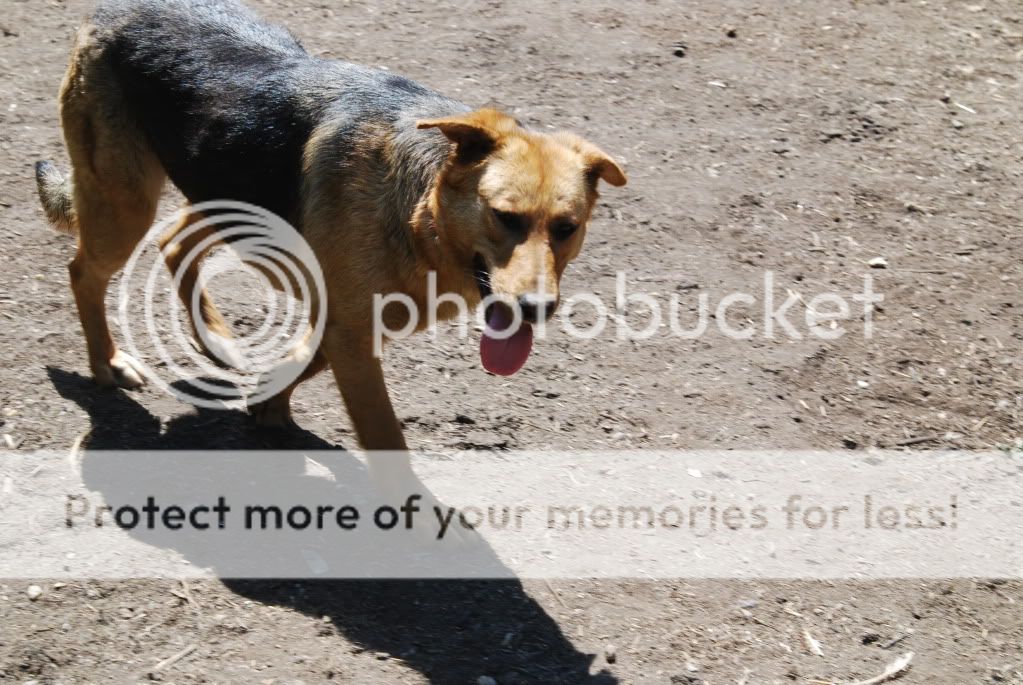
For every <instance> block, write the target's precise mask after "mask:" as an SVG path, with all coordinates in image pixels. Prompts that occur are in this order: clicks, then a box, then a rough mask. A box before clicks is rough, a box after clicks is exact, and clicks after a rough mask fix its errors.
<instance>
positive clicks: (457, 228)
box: [37, 0, 625, 469]
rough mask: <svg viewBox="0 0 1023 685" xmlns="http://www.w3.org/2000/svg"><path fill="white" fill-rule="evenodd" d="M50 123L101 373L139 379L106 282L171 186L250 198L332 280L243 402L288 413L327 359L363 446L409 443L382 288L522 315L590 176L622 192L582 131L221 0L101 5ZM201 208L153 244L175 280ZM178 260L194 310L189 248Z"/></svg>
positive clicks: (502, 365)
mask: <svg viewBox="0 0 1023 685" xmlns="http://www.w3.org/2000/svg"><path fill="white" fill-rule="evenodd" d="M60 115H61V123H62V126H63V131H64V138H65V142H66V145H67V150H68V153H69V156H70V158H71V163H72V167H73V168H72V173H71V174H70V175H69V176H68V177H65V176H64V175H62V174H61V173H60V172H59V171H57V169H56V168H55V167H54V166H53V165H52V164H50V163H49V162H40V163H39V164H38V165H37V180H38V184H39V191H40V197H41V199H42V203H43V207H44V209H45V211H46V213H47V216H48V217H49V219H50V220H51V222H52V223H53V224H54V225H55V226H57V227H58V228H62V229H63V230H66V231H68V232H72V233H76V234H77V235H78V251H77V254H76V255H75V257H74V259H73V260H72V261H71V264H70V277H71V287H72V290H73V291H74V296H75V301H76V302H77V305H78V312H79V316H80V318H81V322H82V327H83V328H84V329H85V336H86V340H87V343H88V354H89V363H90V366H91V368H92V372H93V374H94V375H95V377H96V380H97V381H98V382H99V383H100V384H103V385H117V386H121V387H125V388H131V387H135V386H138V385H140V384H141V383H142V382H143V378H142V374H141V372H140V369H139V368H138V365H137V364H136V363H135V362H134V360H132V359H131V358H130V357H129V356H127V355H126V354H124V353H123V352H121V351H119V350H118V349H117V346H116V345H115V344H114V341H113V339H112V338H111V335H110V331H109V329H108V326H107V319H106V313H105V311H104V294H105V292H106V289H107V284H108V282H109V280H110V279H111V277H112V276H113V275H114V273H115V272H116V271H118V270H119V269H120V268H121V267H122V266H123V265H124V264H125V262H126V260H127V259H128V258H129V256H130V255H131V254H132V252H133V250H134V249H135V247H136V245H137V244H138V242H139V241H140V240H141V238H142V237H143V236H144V235H145V234H146V232H147V230H148V229H149V227H150V224H151V223H152V221H153V219H154V216H155V213H156V209H157V202H158V198H159V195H160V192H161V188H162V186H163V184H164V182H165V179H166V178H168V177H169V178H170V180H171V181H172V182H173V183H174V184H175V185H176V186H177V187H178V188H179V189H180V190H181V192H182V193H183V194H184V196H185V197H186V198H187V200H188V202H189V203H190V204H191V205H196V204H198V203H201V202H205V201H209V200H217V199H228V200H234V201H242V202H248V203H252V204H255V205H258V206H260V207H263V208H265V209H268V210H270V211H272V212H274V213H276V214H277V215H279V216H281V217H283V218H285V219H286V220H288V221H289V222H290V223H291V224H292V225H294V226H295V227H297V228H298V230H299V231H300V232H301V234H302V235H303V236H304V238H305V239H306V241H308V243H309V245H310V246H311V248H312V250H313V252H314V253H315V255H316V257H317V259H318V260H319V261H320V264H321V266H322V270H323V272H324V274H325V276H326V290H327V292H326V302H322V303H319V306H323V307H324V308H325V311H326V328H325V332H324V336H323V339H322V343H321V344H320V345H319V347H318V348H317V349H306V350H302V351H300V352H299V353H298V357H299V360H300V361H301V362H303V363H305V362H308V366H307V367H306V369H305V371H304V373H302V375H301V376H300V377H299V379H298V380H297V381H296V382H295V384H294V385H292V386H291V387H289V388H288V389H287V390H286V391H285V392H283V393H282V394H281V395H279V396H278V397H276V398H274V399H272V400H270V401H268V402H266V403H264V404H262V405H260V406H258V407H254V408H253V409H254V413H255V414H256V415H257V417H258V418H259V419H260V420H262V421H264V422H267V423H282V422H285V421H287V420H288V419H289V401H290V395H291V393H292V391H293V390H294V387H295V386H296V385H298V383H300V382H302V381H303V380H305V379H308V378H310V377H311V376H313V375H315V374H316V373H318V372H320V371H322V370H323V369H325V368H326V367H327V366H329V367H330V368H331V369H332V370H333V372H334V375H335V378H336V380H337V384H338V387H339V388H340V391H341V394H342V396H343V398H344V401H345V404H346V406H347V408H348V412H349V414H350V415H351V418H352V421H353V423H354V426H355V429H356V431H357V433H358V437H359V440H360V442H361V443H362V445H363V447H365V448H366V449H370V450H404V449H405V441H404V439H403V437H402V432H401V428H400V426H399V423H398V421H397V420H396V418H395V415H394V410H393V409H392V406H391V401H390V399H389V398H388V394H387V389H386V387H385V384H384V376H383V373H382V370H381V365H380V361H379V359H378V358H376V356H375V355H374V354H373V341H372V339H371V331H372V330H373V321H372V312H373V296H374V294H386V293H405V294H407V295H408V296H410V297H411V298H412V300H413V301H415V302H416V304H417V305H419V306H421V307H423V308H425V307H426V304H427V302H426V298H427V286H426V284H427V274H428V273H429V272H431V271H432V272H435V273H436V277H437V286H438V291H439V292H442V293H454V294H457V295H460V296H462V297H464V298H465V300H466V301H467V302H468V303H469V305H470V306H474V305H475V304H476V303H478V302H479V301H480V300H481V298H482V297H484V296H485V295H488V294H490V293H491V292H493V293H494V294H496V295H500V296H502V297H503V299H505V300H506V301H507V302H508V303H509V305H510V306H518V307H520V308H521V310H522V316H523V318H524V320H525V321H526V322H527V323H525V324H523V327H524V328H528V322H529V321H530V320H532V321H539V320H541V319H543V318H545V317H549V316H550V315H551V313H552V312H553V311H554V308H555V307H556V306H557V302H558V283H559V281H560V278H561V275H562V273H563V272H564V270H565V267H566V265H567V264H568V263H569V262H570V261H571V260H572V259H573V258H575V257H576V256H577V255H578V254H579V250H580V248H581V247H582V243H583V237H584V234H585V232H586V224H587V221H588V219H589V217H590V212H591V210H592V208H593V205H594V202H595V200H596V198H597V182H598V180H600V179H603V180H604V181H606V182H608V183H610V184H612V185H616V186H620V185H623V184H624V183H625V175H624V173H623V172H622V170H621V168H620V167H619V166H618V165H617V164H616V163H615V162H614V161H613V160H612V159H611V158H610V157H608V155H606V154H605V153H603V152H602V151H601V150H599V149H598V148H597V147H596V146H594V145H592V144H590V143H588V142H586V141H584V140H583V139H581V138H579V137H577V136H575V135H572V134H569V133H554V134H545V133H539V132H536V131H532V130H529V129H527V128H524V127H523V126H521V125H520V124H519V123H517V122H516V121H515V120H514V119H513V118H512V117H510V116H508V115H506V114H503V113H501V112H499V111H495V110H489V109H487V110H478V111H472V110H471V109H470V108H468V107H467V106H465V105H463V104H461V103H459V102H457V101H454V100H450V99H448V98H446V97H443V96H441V95H438V94H437V93H434V92H432V91H430V90H428V89H426V88H424V87H423V86H421V85H419V84H417V83H415V82H413V81H410V80H408V79H405V78H403V77H401V76H396V75H394V74H391V73H389V72H386V71H380V70H374V69H369V68H366V67H362V66H358V65H354V64H349V63H345V62H337V61H325V60H321V59H317V58H314V57H312V56H310V55H309V54H307V53H306V52H305V50H304V49H303V48H302V47H301V45H300V44H299V43H298V42H297V41H296V40H295V38H294V37H293V36H292V35H291V34H290V33H288V32H287V31H286V30H284V29H282V28H280V27H277V26H274V25H271V24H267V23H265V22H263V21H261V20H260V19H259V18H257V17H256V16H255V15H254V14H252V13H251V12H250V11H249V10H248V9H246V8H245V7H244V6H242V5H240V4H238V3H236V2H234V1H233V0H107V1H105V2H103V3H101V5H100V6H99V8H98V9H97V10H96V12H95V14H94V15H93V16H92V18H91V19H90V21H88V22H87V23H86V24H85V25H84V26H83V27H82V28H81V29H80V31H79V33H78V36H77V40H76V44H75V46H74V51H73V54H72V56H71V62H70V66H69V68H68V71H67V75H66V77H65V79H64V83H63V87H62V88H61V91H60ZM196 218H198V217H197V215H196V214H195V213H192V214H191V215H189V216H186V218H185V219H184V220H183V221H182V222H181V223H180V225H179V226H178V227H177V228H176V229H174V230H173V231H171V232H170V233H168V234H167V235H166V236H165V237H164V239H163V242H162V246H163V248H164V254H165V256H166V259H167V265H168V267H169V268H170V269H171V271H172V272H176V271H178V270H179V269H180V268H182V259H181V256H182V255H183V254H186V253H188V252H189V250H190V249H191V248H192V247H194V246H195V245H196V244H197V243H198V241H199V240H200V239H202V238H203V237H204V236H203V235H201V234H200V235H194V236H192V237H191V238H190V239H189V240H187V241H182V240H178V239H177V237H178V234H180V232H181V231H182V230H183V229H184V228H186V227H187V226H189V225H190V224H191V223H193V222H194V221H195V219H196ZM184 268H185V269H186V270H187V272H186V273H183V274H181V276H182V279H181V284H182V285H181V295H182V297H184V298H186V302H189V301H190V300H191V295H192V289H193V288H195V287H196V282H197V277H198V272H197V266H196V261H191V262H190V263H188V264H187V266H185V267H184ZM201 303H202V308H201V316H202V317H203V320H204V321H203V323H204V324H205V326H207V327H208V328H209V330H211V331H213V332H214V333H216V334H218V335H221V336H223V337H224V338H229V337H230V331H229V330H228V327H227V326H226V325H225V323H224V320H223V318H222V317H221V315H220V314H219V312H218V311H217V309H216V307H215V306H214V305H213V303H212V301H211V300H210V298H209V296H208V294H206V293H205V292H203V293H202V294H201ZM504 306H506V305H497V306H496V307H497V309H496V310H495V312H496V313H492V315H491V316H490V317H489V319H490V320H492V321H497V322H505V323H498V324H497V326H498V327H499V328H500V327H502V326H507V323H506V322H507V320H508V319H509V317H508V315H507V312H504V311H503V310H502V309H501V308H502V307H504ZM188 309H189V310H190V308H188ZM389 311H390V310H389ZM442 314H443V312H442ZM389 316H391V317H399V318H400V317H401V316H403V315H402V314H400V313H399V312H397V311H396V310H395V311H392V312H391V313H390V314H389ZM401 323H402V322H401V321H400V320H391V321H388V322H387V324H388V325H389V326H391V327H393V328H398V327H400V326H401ZM527 332H528V331H527ZM530 340H531V338H529V336H528V335H527V334H525V333H523V334H521V335H520V332H516V333H514V334H512V335H511V336H510V338H509V339H506V340H505V341H504V342H503V343H495V344H491V345H489V349H483V350H482V354H483V358H484V364H485V366H487V367H488V368H491V370H493V371H495V372H497V373H508V372H512V371H514V370H515V369H516V368H518V366H521V363H522V361H524V359H525V356H524V355H526V354H528V351H529V343H530ZM487 346H488V344H487V343H486V341H485V344H484V348H487ZM398 468H399V469H403V468H404V467H403V466H401V465H399V467H398Z"/></svg>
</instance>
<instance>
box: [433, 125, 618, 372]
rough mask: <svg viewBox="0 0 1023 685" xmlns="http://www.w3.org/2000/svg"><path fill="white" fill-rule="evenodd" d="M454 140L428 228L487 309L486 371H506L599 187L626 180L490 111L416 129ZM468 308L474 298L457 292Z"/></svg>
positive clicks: (609, 164)
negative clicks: (466, 271) (470, 278)
mask: <svg viewBox="0 0 1023 685" xmlns="http://www.w3.org/2000/svg"><path fill="white" fill-rule="evenodd" d="M418 126H419V128H436V129H438V130H440V131H441V132H442V133H443V134H444V135H445V136H447V138H448V139H449V140H450V141H451V142H452V143H453V146H452V150H451V156H450V158H449V160H448V163H447V165H446V166H445V167H444V170H443V171H442V173H441V177H440V181H439V183H438V186H437V189H436V193H437V195H436V203H435V206H434V208H433V209H434V215H435V216H434V221H435V223H436V225H437V230H438V232H439V233H440V234H441V236H442V238H443V239H444V240H445V241H446V242H447V243H448V244H449V246H450V248H451V249H453V250H454V251H455V252H456V254H459V255H460V256H461V257H462V258H463V259H464V260H465V261H466V265H467V267H468V268H470V269H472V271H473V273H474V275H475V282H476V287H477V288H478V290H479V292H478V296H479V297H481V298H484V299H486V298H488V297H489V296H491V295H493V296H494V297H490V300H496V299H497V298H500V300H501V301H500V302H494V303H493V304H490V306H489V307H488V309H487V325H488V331H487V333H486V334H485V335H484V343H483V348H482V349H481V352H482V356H483V362H484V365H485V366H486V367H487V368H488V369H489V370H491V371H494V372H495V373H502V374H509V373H514V372H515V371H517V370H518V369H519V368H520V367H521V366H522V364H523V363H524V362H525V359H526V356H528V354H529V349H530V346H531V343H532V329H531V324H532V323H536V322H538V321H541V320H545V319H547V318H550V316H551V315H552V314H553V313H554V310H555V309H556V308H557V306H558V301H559V296H560V282H561V275H562V274H563V273H564V271H565V267H566V266H568V263H569V262H571V261H572V260H573V259H575V257H576V256H577V255H578V254H579V251H580V249H581V248H582V244H583V238H584V237H585V235H586V224H587V222H588V221H589V218H590V213H591V212H592V210H593V205H594V203H595V202H596V200H597V182H598V181H599V180H601V179H603V180H604V181H606V182H608V183H610V184H611V185H615V186H622V185H625V174H624V173H623V172H622V169H621V168H620V167H619V166H618V164H617V163H615V161H614V160H613V159H611V158H610V157H609V156H608V155H607V154H605V153H604V152H603V151H601V150H600V149H599V148H598V147H597V146H595V145H593V144H592V143H589V142H587V141H585V140H583V139H582V138H580V137H578V136H576V135H573V134H571V133H550V134H548V133H538V132H536V131H530V130H527V129H525V128H523V127H522V126H520V125H519V124H518V122H516V121H515V119H513V118H512V117H510V116H508V115H506V114H503V113H501V112H498V111H496V110H492V109H484V110H480V111H476V112H469V113H467V114H461V115H457V116H452V117H446V118H442V119H429V120H424V121H420V122H418ZM463 294H465V295H466V296H467V297H468V298H469V299H470V301H472V300H474V299H475V297H474V295H477V293H463Z"/></svg>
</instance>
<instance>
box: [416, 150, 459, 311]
mask: <svg viewBox="0 0 1023 685" xmlns="http://www.w3.org/2000/svg"><path fill="white" fill-rule="evenodd" d="M443 177H444V170H443V169H442V170H441V171H440V172H439V173H438V174H437V175H436V177H435V178H434V181H433V183H432V184H431V185H430V187H429V188H428V189H427V190H426V192H425V193H423V195H422V197H421V198H420V199H419V202H418V203H416V206H415V209H414V210H413V212H412V220H411V222H410V227H411V231H412V252H413V256H414V258H415V261H416V269H415V271H416V272H417V273H416V275H415V276H414V278H416V280H417V281H418V284H417V285H419V286H421V287H423V288H424V289H425V284H426V280H425V279H426V277H427V274H428V273H429V272H430V271H433V272H435V273H436V274H437V292H438V294H442V293H457V294H462V295H469V296H470V297H471V295H472V294H473V293H474V288H475V280H474V278H473V275H472V267H471V263H472V255H471V254H468V255H466V254H464V253H465V252H466V248H465V246H462V245H459V244H458V243H457V241H455V240H453V239H452V235H451V232H450V231H449V230H447V227H446V226H445V225H444V218H443V217H444V215H443V212H442V211H441V185H442V184H443V182H444V178H443ZM412 289H414V290H418V289H419V288H418V287H416V286H413V288H412ZM467 291H468V292H467Z"/></svg>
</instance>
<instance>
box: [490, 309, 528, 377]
mask: <svg viewBox="0 0 1023 685" xmlns="http://www.w3.org/2000/svg"><path fill="white" fill-rule="evenodd" d="M511 324H512V316H511V312H510V311H509V309H508V308H507V307H505V306H503V305H500V304H495V305H493V306H492V307H490V311H488V312H487V329H488V330H485V331H484V332H483V338H482V339H481V340H480V360H481V361H482V362H483V368H485V369H486V370H487V371H489V372H490V373H495V374H497V375H498V376H510V375H512V374H513V373H515V372H516V371H518V370H519V369H521V368H522V365H523V364H525V363H526V359H527V358H529V351H530V350H531V349H532V347H533V327H532V326H531V325H530V324H528V323H526V322H522V325H521V326H519V329H518V330H517V331H515V332H514V333H512V334H511V335H507V336H505V337H502V338H501V339H498V338H494V337H491V336H490V335H489V333H490V331H495V332H497V331H507V329H508V327H509V326H511Z"/></svg>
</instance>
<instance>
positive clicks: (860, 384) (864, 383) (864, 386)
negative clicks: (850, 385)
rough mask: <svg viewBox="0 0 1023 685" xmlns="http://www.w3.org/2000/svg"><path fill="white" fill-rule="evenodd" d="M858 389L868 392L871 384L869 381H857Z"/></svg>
mask: <svg viewBox="0 0 1023 685" xmlns="http://www.w3.org/2000/svg"><path fill="white" fill-rule="evenodd" d="M856 387H858V388H860V389H862V390H866V389H867V388H869V387H870V383H868V382H867V381H863V380H860V381H856Z"/></svg>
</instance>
